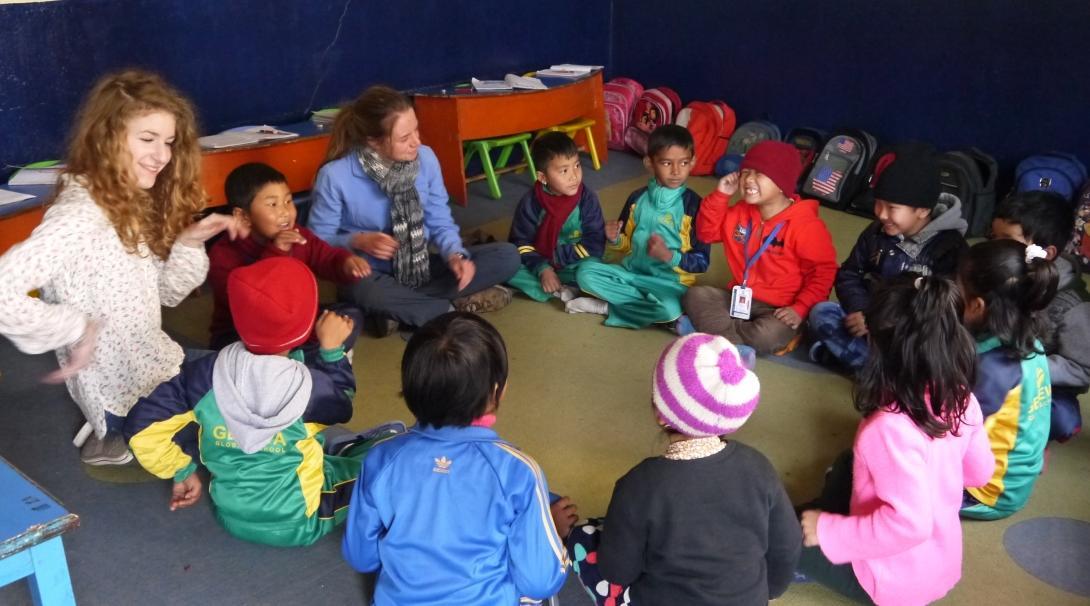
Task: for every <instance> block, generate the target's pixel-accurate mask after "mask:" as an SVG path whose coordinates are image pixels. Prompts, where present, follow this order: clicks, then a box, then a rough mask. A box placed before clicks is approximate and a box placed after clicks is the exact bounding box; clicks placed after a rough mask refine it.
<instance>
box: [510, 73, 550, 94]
mask: <svg viewBox="0 0 1090 606" xmlns="http://www.w3.org/2000/svg"><path fill="white" fill-rule="evenodd" d="M503 81H504V82H506V83H508V84H510V85H511V86H512V87H514V88H525V89H529V90H545V89H547V88H549V87H548V86H545V83H544V82H542V81H541V80H538V79H537V78H530V77H528V76H516V75H515V74H507V75H506V76H504V77H503Z"/></svg>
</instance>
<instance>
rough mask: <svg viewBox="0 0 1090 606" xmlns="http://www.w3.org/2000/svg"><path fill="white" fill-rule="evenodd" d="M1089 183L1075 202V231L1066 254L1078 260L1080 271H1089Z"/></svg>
mask: <svg viewBox="0 0 1090 606" xmlns="http://www.w3.org/2000/svg"><path fill="white" fill-rule="evenodd" d="M1087 232H1090V182H1087V183H1086V185H1085V186H1083V188H1082V192H1081V193H1080V194H1079V197H1078V198H1077V199H1076V200H1075V231H1074V233H1072V234H1071V242H1070V243H1068V245H1067V247H1066V252H1067V253H1068V254H1071V255H1072V256H1074V257H1075V259H1076V260H1078V262H1079V265H1081V266H1082V269H1083V270H1084V271H1085V270H1088V269H1090V233H1087Z"/></svg>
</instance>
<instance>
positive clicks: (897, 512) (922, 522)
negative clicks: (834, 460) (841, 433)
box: [818, 413, 933, 564]
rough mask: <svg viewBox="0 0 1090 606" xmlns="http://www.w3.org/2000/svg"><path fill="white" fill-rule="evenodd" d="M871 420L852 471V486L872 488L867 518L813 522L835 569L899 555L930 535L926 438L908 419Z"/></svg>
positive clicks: (830, 518)
mask: <svg viewBox="0 0 1090 606" xmlns="http://www.w3.org/2000/svg"><path fill="white" fill-rule="evenodd" d="M876 414H878V415H881V416H880V417H879V418H875V419H873V420H872V421H871V422H870V423H866V422H865V425H864V426H863V427H862V428H861V429H860V433H859V436H858V438H857V439H856V444H855V449H854V452H855V465H854V468H853V470H854V474H855V481H856V482H859V481H863V482H870V483H872V485H873V490H874V497H873V499H872V502H873V503H874V504H875V505H876V507H875V508H874V509H873V511H871V512H870V513H868V514H866V515H859V516H842V515H836V514H830V513H822V514H821V516H820V517H819V518H818V540H819V541H820V544H821V551H822V552H823V553H824V554H825V556H826V557H827V558H829V561H830V562H832V563H834V564H842V563H845V562H850V561H852V560H861V559H871V558H881V557H887V556H890V555H894V554H897V553H901V552H903V551H905V550H907V549H910V548H912V547H914V546H916V545H918V544H920V543H922V542H923V541H925V540H926V539H927V538H928V537H929V536H930V535H931V527H932V524H933V520H932V518H933V516H932V513H931V500H930V498H929V495H930V493H931V488H930V485H931V482H929V480H928V478H927V464H926V449H927V445H926V443H927V440H928V438H927V436H926V435H924V434H923V433H922V432H920V431H919V430H917V429H916V428H915V426H914V425H912V421H911V420H909V419H907V418H905V419H903V420H901V419H896V418H894V416H895V415H893V414H883V413H876ZM897 416H900V415H897ZM898 421H901V422H898ZM860 472H862V473H863V474H865V477H860V475H862V474H861V473H860Z"/></svg>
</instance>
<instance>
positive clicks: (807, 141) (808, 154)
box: [783, 127, 826, 189]
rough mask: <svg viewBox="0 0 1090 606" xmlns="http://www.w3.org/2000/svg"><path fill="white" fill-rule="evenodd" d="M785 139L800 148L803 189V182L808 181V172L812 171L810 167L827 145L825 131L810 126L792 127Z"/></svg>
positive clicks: (800, 182)
mask: <svg viewBox="0 0 1090 606" xmlns="http://www.w3.org/2000/svg"><path fill="white" fill-rule="evenodd" d="M783 140H784V142H785V143H790V144H791V145H794V146H795V149H797V150H799V160H801V161H802V174H800V175H799V182H798V187H799V189H802V185H803V183H805V182H806V176H807V173H809V172H810V167H811V166H813V165H814V161H816V160H817V157H818V154H820V153H821V150H822V148H824V147H825V141H826V134H825V131H823V130H818V129H816V128H808V127H799V128H792V129H791V131H790V132H788V133H787V136H785V137H784V138H783Z"/></svg>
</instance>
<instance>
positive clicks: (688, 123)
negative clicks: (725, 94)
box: [676, 100, 736, 175]
mask: <svg viewBox="0 0 1090 606" xmlns="http://www.w3.org/2000/svg"><path fill="white" fill-rule="evenodd" d="M676 124H677V125H678V126H684V127H685V128H687V129H689V133H690V134H692V136H693V147H694V155H696V162H695V163H694V164H693V170H692V172H691V173H690V174H693V175H710V174H712V171H713V170H714V169H715V161H716V160H718V159H719V157H720V156H722V155H723V152H725V151H726V149H727V143H728V142H729V141H730V136H731V133H733V132H734V127H735V124H736V120H735V117H734V110H733V109H731V108H730V106H729V105H727V104H726V103H724V102H722V101H718V100H717V101H693V102H691V103H689V104H688V105H686V106H685V108H684V109H682V110H681V111H680V112H678V114H677V122H676Z"/></svg>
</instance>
